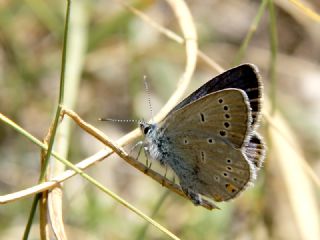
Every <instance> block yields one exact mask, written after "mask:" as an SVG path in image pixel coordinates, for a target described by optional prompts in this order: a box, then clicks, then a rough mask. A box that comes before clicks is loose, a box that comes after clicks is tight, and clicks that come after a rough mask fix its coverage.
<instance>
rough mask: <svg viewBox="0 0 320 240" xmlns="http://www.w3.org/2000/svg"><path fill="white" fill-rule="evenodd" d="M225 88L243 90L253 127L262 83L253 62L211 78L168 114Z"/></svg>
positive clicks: (259, 102) (259, 108) (258, 116)
mask: <svg viewBox="0 0 320 240" xmlns="http://www.w3.org/2000/svg"><path fill="white" fill-rule="evenodd" d="M226 88H237V89H241V90H243V91H245V93H246V94H247V96H248V99H249V102H250V108H251V116H252V120H251V122H250V123H251V126H252V127H254V126H255V125H256V123H257V122H259V119H260V113H261V102H262V90H263V89H262V88H263V85H262V81H261V79H260V75H259V72H258V69H257V67H256V66H255V65H253V64H243V65H240V66H237V67H235V68H232V69H229V70H228V71H225V72H224V73H222V74H220V75H218V76H216V77H214V78H212V79H211V80H210V81H208V82H207V83H205V84H204V85H202V86H201V87H200V88H199V89H197V90H196V91H194V92H193V93H192V94H191V95H190V96H188V97H187V98H185V99H184V100H183V101H182V102H180V103H179V104H178V105H177V106H176V107H175V108H173V109H172V110H171V112H170V113H169V114H171V113H173V112H175V111H177V110H179V109H180V108H182V107H184V106H185V105H187V104H189V103H191V102H193V101H196V100H197V99H199V98H201V97H203V96H205V95H207V94H210V93H213V92H216V91H219V90H223V89H226Z"/></svg>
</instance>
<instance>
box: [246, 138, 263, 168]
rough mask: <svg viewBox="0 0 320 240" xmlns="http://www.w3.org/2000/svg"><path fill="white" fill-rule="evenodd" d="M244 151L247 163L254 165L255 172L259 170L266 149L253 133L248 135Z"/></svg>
mask: <svg viewBox="0 0 320 240" xmlns="http://www.w3.org/2000/svg"><path fill="white" fill-rule="evenodd" d="M244 151H245V155H246V156H247V158H248V159H249V161H251V162H252V163H253V164H254V166H255V168H256V170H259V169H260V168H261V166H262V164H263V161H264V158H265V155H266V147H265V144H264V143H263V141H262V139H261V137H260V136H259V134H258V133H256V132H254V133H253V134H251V135H250V138H249V141H248V142H247V143H246V145H245V147H244Z"/></svg>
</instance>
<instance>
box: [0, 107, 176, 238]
mask: <svg viewBox="0 0 320 240" xmlns="http://www.w3.org/2000/svg"><path fill="white" fill-rule="evenodd" d="M0 119H1V120H2V121H4V122H5V123H7V124H8V125H9V126H11V127H12V128H13V129H15V130H16V131H17V132H19V133H20V134H22V135H23V136H25V137H27V138H28V139H29V140H30V141H31V142H33V143H35V144H36V145H38V146H40V147H41V148H42V149H45V150H47V149H48V147H47V145H46V144H44V143H43V142H41V141H39V140H38V139H37V138H35V137H34V136H33V135H31V134H30V133H28V132H27V131H26V130H24V129H23V128H21V127H20V126H18V125H17V124H15V123H14V122H12V121H11V120H10V119H8V118H7V117H5V116H4V115H2V114H1V113H0ZM52 155H55V154H54V153H53V154H52ZM56 159H57V160H59V161H60V162H62V163H63V164H65V165H66V166H68V167H69V168H71V169H72V170H73V171H75V172H77V173H78V174H79V175H81V176H82V177H83V178H85V179H86V180H88V181H89V182H90V183H92V184H93V185H94V186H96V187H97V188H99V189H100V190H101V191H102V192H104V193H106V194H108V195H109V196H110V197H112V198H113V199H115V200H116V201H117V202H119V203H120V204H122V205H123V206H125V207H126V208H128V209H130V210H131V211H133V212H134V213H136V214H137V215H138V216H140V217H141V218H143V219H145V220H146V221H148V222H149V223H151V224H152V225H153V226H155V227H156V228H158V229H159V230H160V231H162V232H163V233H165V234H166V235H168V236H169V237H170V238H172V239H179V238H178V237H177V236H175V235H174V234H173V233H172V232H170V231H169V230H167V229H166V228H165V227H163V226H162V225H160V224H159V223H157V222H156V221H154V220H153V219H152V218H150V217H148V216H147V215H145V214H144V213H143V212H141V211H140V210H139V209H137V208H135V207H134V206H132V205H131V204H130V203H128V202H127V201H125V200H124V199H122V198H120V197H119V196H118V195H116V194H115V193H113V192H112V191H110V190H109V189H107V188H106V187H104V186H103V185H102V184H101V183H100V182H98V181H97V180H95V179H94V178H92V177H91V176H89V175H88V174H86V173H85V172H83V171H82V170H81V169H80V168H78V167H77V166H75V165H74V164H72V163H71V162H69V161H68V160H67V159H65V158H63V157H60V156H58V155H56ZM36 196H38V194H37V195H36Z"/></svg>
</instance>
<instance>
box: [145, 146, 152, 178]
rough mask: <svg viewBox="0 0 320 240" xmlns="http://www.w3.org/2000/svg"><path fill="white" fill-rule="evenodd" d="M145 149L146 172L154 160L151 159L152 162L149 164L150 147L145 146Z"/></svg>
mask: <svg viewBox="0 0 320 240" xmlns="http://www.w3.org/2000/svg"><path fill="white" fill-rule="evenodd" d="M143 149H144V153H145V156H146V166H147V167H146V169H145V170H144V173H145V174H146V173H147V172H148V171H149V169H150V168H151V166H152V161H150V164H149V157H148V156H149V149H148V147H146V146H145V147H144V148H143Z"/></svg>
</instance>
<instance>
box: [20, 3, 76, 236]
mask: <svg viewBox="0 0 320 240" xmlns="http://www.w3.org/2000/svg"><path fill="white" fill-rule="evenodd" d="M70 10H71V1H70V0H67V9H66V21H65V28H64V37H63V50H62V61H61V62H62V65H61V73H60V89H59V98H58V106H57V110H56V113H55V118H54V122H53V124H52V128H51V129H50V130H49V134H50V139H49V144H48V150H47V154H46V155H45V158H44V161H43V165H42V168H41V173H40V177H39V182H43V181H44V180H45V174H46V170H47V167H48V164H49V159H50V157H51V152H52V148H53V144H54V140H55V136H56V132H57V127H58V123H59V118H60V114H61V104H62V103H63V98H64V81H65V70H66V56H67V54H66V52H67V42H68V29H69V22H70ZM40 196H41V195H40V193H39V194H37V195H36V196H35V197H34V199H33V203H32V207H31V210H30V214H29V218H28V222H27V225H26V228H25V231H24V234H23V239H24V240H27V239H28V237H29V234H30V229H31V225H32V222H33V218H34V215H35V211H36V209H37V205H38V202H39V199H40Z"/></svg>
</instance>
